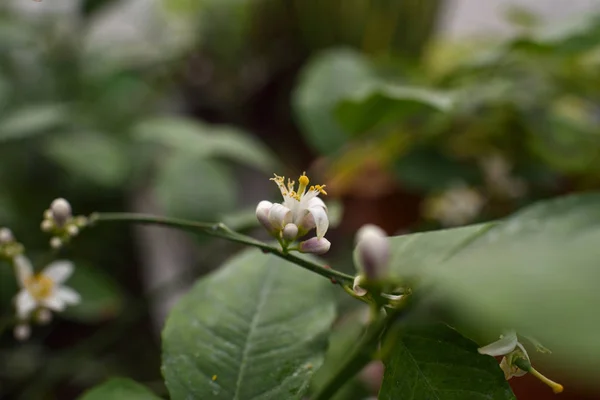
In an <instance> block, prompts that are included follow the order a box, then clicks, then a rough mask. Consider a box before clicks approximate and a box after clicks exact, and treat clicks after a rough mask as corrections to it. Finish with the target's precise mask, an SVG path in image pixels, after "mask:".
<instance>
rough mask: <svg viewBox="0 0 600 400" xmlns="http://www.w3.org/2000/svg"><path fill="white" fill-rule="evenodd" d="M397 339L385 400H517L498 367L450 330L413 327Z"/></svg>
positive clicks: (383, 388) (388, 369)
mask: <svg viewBox="0 0 600 400" xmlns="http://www.w3.org/2000/svg"><path fill="white" fill-rule="evenodd" d="M393 340H394V347H393V349H392V350H391V353H390V354H389V355H388V356H387V357H386V359H384V363H385V366H386V368H385V373H384V376H383V383H382V385H381V391H380V392H379V399H380V400H387V399H389V400H396V399H402V400H430V399H436V400H479V399H489V400H505V399H516V397H515V395H514V394H513V393H512V391H511V389H510V386H509V385H508V383H507V382H506V380H505V379H504V374H503V373H502V370H501V369H500V367H499V365H498V362H497V361H496V360H495V359H494V358H493V357H490V356H484V355H481V354H479V353H477V347H478V346H477V345H476V344H475V343H473V342H472V341H470V340H468V339H465V338H464V337H462V336H461V335H460V334H459V333H458V332H456V331H455V330H453V329H450V328H448V327H447V326H445V325H441V324H440V325H435V326H428V327H419V328H410V329H407V330H406V331H403V332H402V333H401V334H400V336H399V337H395V338H393Z"/></svg>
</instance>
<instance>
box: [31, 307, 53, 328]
mask: <svg viewBox="0 0 600 400" xmlns="http://www.w3.org/2000/svg"><path fill="white" fill-rule="evenodd" d="M35 319H36V321H37V322H38V324H40V325H47V324H49V323H50V322H51V321H52V311H50V310H48V309H46V308H42V309H41V310H39V311H38V312H37V315H36V318H35Z"/></svg>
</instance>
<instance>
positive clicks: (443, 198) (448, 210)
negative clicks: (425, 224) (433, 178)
mask: <svg viewBox="0 0 600 400" xmlns="http://www.w3.org/2000/svg"><path fill="white" fill-rule="evenodd" d="M484 204H485V199H484V198H483V196H482V195H481V194H480V193H479V192H478V191H477V190H475V189H472V188H469V187H467V186H464V185H462V184H459V185H455V186H454V187H453V188H451V189H448V190H447V191H445V192H443V193H442V194H441V195H439V196H436V197H433V198H431V199H429V201H428V202H427V203H426V210H425V213H426V214H427V217H429V218H431V219H435V220H437V221H439V222H440V223H441V224H442V225H443V226H458V225H464V224H467V223H469V222H471V221H473V220H474V219H475V218H476V217H477V216H478V215H479V213H480V212H481V210H482V209H483V206H484Z"/></svg>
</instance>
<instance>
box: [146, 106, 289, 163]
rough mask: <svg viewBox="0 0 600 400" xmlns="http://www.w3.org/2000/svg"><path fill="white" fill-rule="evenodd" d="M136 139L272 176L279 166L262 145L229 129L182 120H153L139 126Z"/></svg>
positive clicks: (244, 133) (243, 134)
mask: <svg viewBox="0 0 600 400" xmlns="http://www.w3.org/2000/svg"><path fill="white" fill-rule="evenodd" d="M135 137H136V138H137V139H138V140H141V141H149V142H153V143H159V144H162V145H164V146H167V147H170V148H172V149H175V150H177V151H178V152H186V153H189V154H193V155H196V156H199V157H202V158H208V157H222V158H226V159H228V160H231V161H235V162H238V163H240V164H243V165H247V166H251V167H254V168H256V169H258V170H261V171H264V172H267V173H269V174H271V173H273V171H275V170H277V167H278V165H279V163H278V161H277V160H276V157H275V156H274V155H273V153H272V152H271V151H270V150H269V149H268V148H267V147H266V146H265V145H264V144H263V143H261V142H260V141H258V140H256V139H255V138H253V137H252V136H251V135H250V134H248V133H246V132H244V131H242V130H240V129H237V128H235V127H232V126H227V125H208V124H204V123H201V122H198V121H194V120H190V119H186V118H181V117H179V118H175V117H171V118H166V117H162V118H154V119H151V120H146V121H144V122H143V123H141V124H139V125H138V126H137V127H136V129H135Z"/></svg>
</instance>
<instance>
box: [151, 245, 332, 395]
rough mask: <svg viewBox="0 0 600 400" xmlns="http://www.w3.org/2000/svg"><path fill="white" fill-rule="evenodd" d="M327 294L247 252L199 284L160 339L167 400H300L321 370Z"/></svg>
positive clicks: (313, 279)
mask: <svg viewBox="0 0 600 400" xmlns="http://www.w3.org/2000/svg"><path fill="white" fill-rule="evenodd" d="M332 290H333V288H332V286H331V283H329V282H328V281H327V280H326V279H322V278H321V277H317V276H315V275H312V274H310V273H308V272H307V271H303V270H301V269H300V268H298V267H296V266H293V265H290V264H289V263H287V262H285V261H282V260H280V259H278V258H275V257H273V256H266V255H264V254H262V253H261V252H260V251H257V250H254V249H253V250H247V251H244V252H243V253H242V254H241V255H238V256H236V257H235V258H233V259H232V260H230V261H229V262H228V263H227V264H226V265H225V266H223V267H222V268H221V269H219V270H218V271H216V272H215V273H213V274H212V275H210V276H208V277H206V278H204V279H202V280H200V281H199V282H198V283H197V284H196V286H195V287H194V288H193V289H192V290H191V291H190V292H189V293H188V294H187V295H186V296H185V297H184V298H183V299H182V300H181V302H180V303H179V304H178V305H177V306H176V307H175V308H174V309H173V311H172V313H171V315H170V316H169V318H168V320H167V324H166V327H165V330H164V332H163V374H164V376H165V379H166V383H167V387H168V389H169V392H170V394H171V398H172V399H173V400H179V399H189V398H198V399H239V400H241V399H257V400H258V399H300V398H302V395H303V393H304V392H305V391H306V389H307V388H308V383H309V380H310V377H311V375H312V374H313V371H314V370H316V369H318V368H319V367H320V365H321V364H322V362H323V356H324V352H325V349H326V346H327V335H328V331H329V328H330V326H331V324H332V322H333V319H334V318H335V302H334V297H333V291H332ZM213 376H214V377H215V379H214V380H213Z"/></svg>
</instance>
